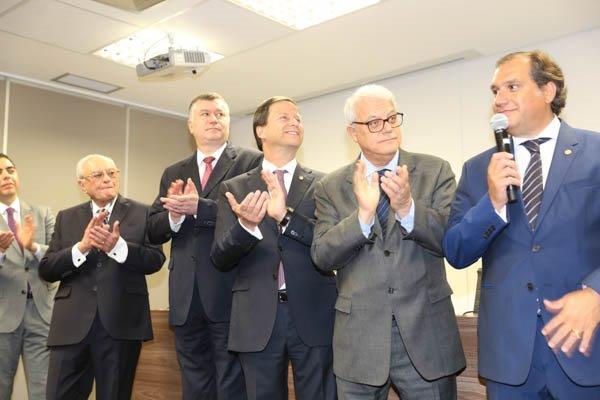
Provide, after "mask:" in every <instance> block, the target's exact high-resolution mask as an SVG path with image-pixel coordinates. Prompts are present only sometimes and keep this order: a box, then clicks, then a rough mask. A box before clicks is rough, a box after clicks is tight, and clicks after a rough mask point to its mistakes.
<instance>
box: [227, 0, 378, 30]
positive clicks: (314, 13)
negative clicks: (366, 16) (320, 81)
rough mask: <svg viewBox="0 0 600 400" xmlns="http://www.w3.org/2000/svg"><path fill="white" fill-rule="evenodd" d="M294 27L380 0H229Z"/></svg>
mask: <svg viewBox="0 0 600 400" xmlns="http://www.w3.org/2000/svg"><path fill="white" fill-rule="evenodd" d="M229 1H230V2H232V3H234V4H237V5H239V6H242V7H244V8H246V9H248V10H250V11H253V12H255V13H257V14H260V15H262V16H264V17H267V18H270V19H272V20H274V21H277V22H279V23H281V24H284V25H287V26H289V27H290V28H294V29H298V30H300V29H304V28H308V27H309V26H313V25H317V24H320V23H322V22H325V21H329V20H330V19H334V18H337V17H339V16H341V15H344V14H348V13H351V12H352V11H356V10H360V9H361V8H366V7H368V6H371V5H373V4H376V3H379V1H380V0H302V1H298V0H229Z"/></svg>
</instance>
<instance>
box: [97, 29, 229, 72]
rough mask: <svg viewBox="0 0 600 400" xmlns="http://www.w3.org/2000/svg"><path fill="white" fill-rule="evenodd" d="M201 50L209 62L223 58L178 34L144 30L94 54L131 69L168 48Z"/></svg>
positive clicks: (192, 38)
mask: <svg viewBox="0 0 600 400" xmlns="http://www.w3.org/2000/svg"><path fill="white" fill-rule="evenodd" d="M170 47H172V48H174V49H185V50H201V51H204V52H207V53H209V54H210V60H211V62H214V61H217V60H220V59H221V58H223V56H222V55H221V54H218V53H214V52H211V51H208V50H206V49H204V47H203V46H202V43H201V42H200V40H198V39H196V38H194V37H192V36H188V35H184V34H180V33H169V34H168V33H165V32H163V31H161V30H159V29H154V28H150V29H144V30H141V31H139V32H137V33H135V34H133V35H131V36H128V37H126V38H124V39H121V40H119V41H117V42H115V43H112V44H110V45H108V46H106V47H104V48H102V49H100V50H98V51H96V52H95V53H94V54H95V55H97V56H99V57H102V58H106V59H108V60H111V61H114V62H116V63H119V64H124V65H127V66H128V67H133V68H135V66H136V65H137V64H139V63H141V62H143V61H145V60H147V59H149V58H151V57H154V56H156V55H159V54H165V53H167V52H168V51H169V48H170Z"/></svg>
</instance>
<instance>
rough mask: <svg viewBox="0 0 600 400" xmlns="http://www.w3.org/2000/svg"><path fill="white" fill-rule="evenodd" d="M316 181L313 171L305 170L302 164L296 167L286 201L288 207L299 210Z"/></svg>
mask: <svg viewBox="0 0 600 400" xmlns="http://www.w3.org/2000/svg"><path fill="white" fill-rule="evenodd" d="M314 179H315V177H314V175H313V174H312V171H310V170H307V169H304V168H303V167H302V166H301V165H300V164H298V165H297V166H296V170H295V171H294V176H293V177H292V184H291V185H290V192H289V193H288V196H287V201H286V203H287V205H288V207H292V208H298V205H299V204H300V202H301V201H302V199H303V198H304V195H305V194H306V191H307V190H308V188H309V187H310V185H311V184H312V182H313V180H314Z"/></svg>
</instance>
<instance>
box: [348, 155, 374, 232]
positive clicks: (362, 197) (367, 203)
mask: <svg viewBox="0 0 600 400" xmlns="http://www.w3.org/2000/svg"><path fill="white" fill-rule="evenodd" d="M365 168H366V167H365V163H364V161H362V160H358V161H357V162H356V166H355V167H354V174H353V176H352V183H353V185H352V188H353V189H354V195H355V196H356V200H357V201H358V219H359V220H360V222H362V223H363V224H367V225H369V224H370V223H371V222H372V221H373V219H374V218H375V213H376V212H377V203H379V174H378V173H377V172H373V173H372V174H371V179H367V178H366V177H365Z"/></svg>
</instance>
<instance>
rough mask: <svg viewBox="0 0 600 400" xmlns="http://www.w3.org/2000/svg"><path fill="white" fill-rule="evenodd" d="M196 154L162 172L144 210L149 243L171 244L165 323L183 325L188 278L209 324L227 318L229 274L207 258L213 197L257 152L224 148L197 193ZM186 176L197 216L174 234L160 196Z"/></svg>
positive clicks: (249, 164) (258, 159) (254, 159)
mask: <svg viewBox="0 0 600 400" xmlns="http://www.w3.org/2000/svg"><path fill="white" fill-rule="evenodd" d="M196 154H197V153H194V154H193V155H192V156H191V157H189V158H187V159H185V160H183V161H180V162H178V163H176V164H174V165H171V166H170V167H168V168H167V169H165V171H164V173H163V176H162V178H161V181H160V190H159V194H158V196H157V197H156V200H155V201H154V204H152V210H151V212H150V223H149V226H150V240H151V242H152V243H155V244H162V243H165V242H167V241H168V240H169V239H170V240H171V255H170V259H169V264H168V268H169V323H170V324H171V325H177V326H179V325H183V324H184V323H185V321H186V320H187V316H188V313H189V310H190V304H191V303H192V295H193V290H194V279H196V282H197V283H198V291H199V292H200V299H201V301H202V307H203V309H204V312H205V313H206V315H207V317H208V319H209V320H211V321H213V322H225V321H228V320H229V313H230V309H231V287H232V285H233V280H234V275H233V274H231V273H223V272H220V271H217V270H216V269H215V268H214V266H213V265H212V262H211V260H210V248H211V246H212V242H213V238H214V230H215V221H216V219H217V202H216V199H217V195H218V186H219V184H220V183H221V182H222V181H224V180H226V179H230V178H233V177H234V176H237V175H239V174H241V173H244V172H246V171H249V170H250V169H252V168H254V167H256V166H257V165H259V164H260V162H261V160H262V154H261V153H258V152H256V151H253V150H248V149H241V148H237V147H234V146H231V145H230V144H227V147H225V150H224V151H223V153H222V154H221V157H220V158H219V160H218V161H217V163H216V165H215V167H214V169H213V171H212V173H211V175H210V177H209V179H208V182H207V184H206V187H205V188H204V189H202V186H201V185H200V176H199V172H198V163H197V155H196ZM188 178H191V179H192V181H193V182H194V184H195V185H196V188H197V189H198V192H199V195H200V199H199V201H198V213H197V215H196V218H194V216H190V215H188V216H186V217H185V220H184V221H183V224H182V225H181V227H180V229H179V231H178V232H176V233H174V232H172V231H171V225H170V224H169V213H168V212H167V211H166V210H165V209H164V207H163V205H162V202H161V201H160V198H161V197H166V195H167V190H168V188H169V185H170V184H171V182H173V181H175V180H177V179H181V180H183V181H184V182H186V181H187V179H188Z"/></svg>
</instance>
